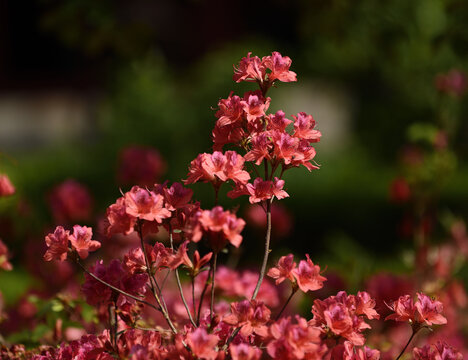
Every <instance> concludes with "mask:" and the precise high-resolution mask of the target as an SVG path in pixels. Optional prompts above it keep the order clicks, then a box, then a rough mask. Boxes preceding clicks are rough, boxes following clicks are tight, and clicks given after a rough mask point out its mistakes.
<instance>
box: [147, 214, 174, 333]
mask: <svg viewBox="0 0 468 360" xmlns="http://www.w3.org/2000/svg"><path fill="white" fill-rule="evenodd" d="M138 235H139V236H140V241H141V247H142V250H143V255H144V256H145V264H146V271H147V273H148V276H149V277H150V283H151V288H152V290H153V295H154V298H155V299H156V302H157V303H158V305H159V307H160V308H161V312H162V314H163V316H164V319H165V320H166V322H167V324H168V325H169V327H170V328H171V330H172V332H173V333H174V334H177V329H176V328H175V326H174V324H173V323H172V321H171V318H170V317H169V314H168V312H167V309H166V307H165V306H163V303H164V302H161V299H160V298H159V296H158V294H157V292H156V291H155V289H154V286H153V282H152V280H153V279H154V278H153V274H152V273H151V268H150V262H149V260H148V254H147V253H146V248H145V242H144V241H143V233H142V230H141V220H139V221H138ZM154 281H156V280H155V279H154ZM164 304H165V303H164Z"/></svg>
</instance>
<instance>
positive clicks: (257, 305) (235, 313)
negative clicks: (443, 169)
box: [223, 300, 271, 337]
mask: <svg viewBox="0 0 468 360" xmlns="http://www.w3.org/2000/svg"><path fill="white" fill-rule="evenodd" d="M270 314H271V311H270V310H269V309H268V308H267V307H266V306H265V305H264V304H263V302H261V301H257V300H252V301H249V300H243V301H240V302H237V303H233V304H232V305H231V314H230V315H228V316H226V317H224V318H223V322H225V323H227V324H230V325H233V326H237V327H240V328H241V329H240V333H241V335H242V336H249V335H251V334H253V333H255V334H257V335H259V336H262V337H266V336H267V335H268V327H267V326H266V325H265V324H266V323H267V322H268V321H269V320H270Z"/></svg>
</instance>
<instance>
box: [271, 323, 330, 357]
mask: <svg viewBox="0 0 468 360" xmlns="http://www.w3.org/2000/svg"><path fill="white" fill-rule="evenodd" d="M296 322H297V323H296V324H295V323H292V321H291V318H289V317H287V318H281V319H279V320H278V321H277V322H276V323H274V324H272V325H271V326H270V329H269V332H270V335H271V338H270V341H269V342H268V344H267V352H268V355H270V356H271V357H272V358H273V359H284V360H295V359H313V360H320V359H323V357H324V355H325V353H326V351H327V347H326V346H325V345H324V344H322V341H321V339H320V334H321V331H320V329H319V328H317V327H315V326H312V325H310V324H308V323H307V321H306V320H305V319H304V318H301V317H299V316H296Z"/></svg>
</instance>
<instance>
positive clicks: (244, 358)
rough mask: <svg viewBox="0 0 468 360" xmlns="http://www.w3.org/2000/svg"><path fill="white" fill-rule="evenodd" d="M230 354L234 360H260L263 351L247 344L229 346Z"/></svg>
mask: <svg viewBox="0 0 468 360" xmlns="http://www.w3.org/2000/svg"><path fill="white" fill-rule="evenodd" d="M229 352H230V353H231V357H232V360H260V357H261V356H262V351H261V350H260V349H259V348H257V347H253V346H250V345H248V344H246V343H240V344H238V345H235V344H231V345H229Z"/></svg>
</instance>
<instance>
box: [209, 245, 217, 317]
mask: <svg viewBox="0 0 468 360" xmlns="http://www.w3.org/2000/svg"><path fill="white" fill-rule="evenodd" d="M217 260H218V253H215V254H214V257H213V275H212V277H211V302H210V321H212V320H213V308H214V295H215V275H216V262H217Z"/></svg>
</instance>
